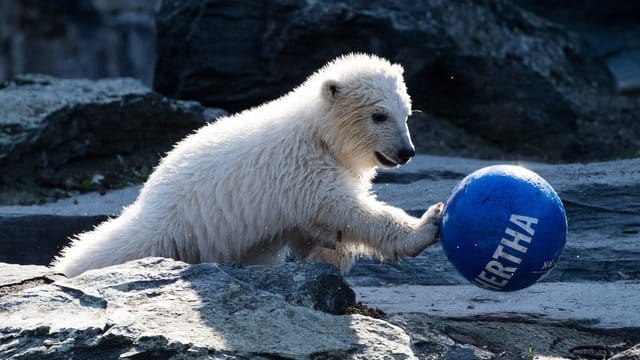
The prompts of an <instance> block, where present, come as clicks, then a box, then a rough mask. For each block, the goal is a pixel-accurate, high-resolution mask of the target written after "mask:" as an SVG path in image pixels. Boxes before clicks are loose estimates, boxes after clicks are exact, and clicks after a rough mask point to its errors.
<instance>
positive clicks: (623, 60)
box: [515, 0, 640, 94]
mask: <svg viewBox="0 0 640 360" xmlns="http://www.w3.org/2000/svg"><path fill="white" fill-rule="evenodd" d="M515 2H516V3H517V4H518V5H520V6H522V7H524V8H526V9H528V10H531V11H533V12H535V13H536V14H537V15H539V16H541V17H544V18H547V19H550V20H552V21H554V22H556V23H558V24H561V25H563V26H566V27H567V28H568V29H570V30H571V31H574V32H576V33H578V34H580V36H582V37H583V38H584V39H585V40H586V41H587V42H588V43H589V44H590V45H591V46H592V47H593V48H594V49H596V50H597V51H598V55H600V56H601V57H602V58H603V59H605V61H606V62H607V65H608V66H609V69H610V70H611V72H612V74H613V75H614V77H615V79H616V84H617V87H618V90H619V91H621V92H627V93H630V94H634V93H635V94H640V3H638V2H636V1H626V0H613V1H608V2H607V3H606V4H603V3H602V2H601V1H597V0H586V1H579V0H564V1H555V0H533V1H532V0H516V1H515Z"/></svg>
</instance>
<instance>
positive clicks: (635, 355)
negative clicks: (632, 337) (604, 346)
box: [611, 344, 640, 360]
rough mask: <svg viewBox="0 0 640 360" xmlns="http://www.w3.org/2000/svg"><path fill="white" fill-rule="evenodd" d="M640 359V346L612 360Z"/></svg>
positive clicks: (623, 352) (619, 354)
mask: <svg viewBox="0 0 640 360" xmlns="http://www.w3.org/2000/svg"><path fill="white" fill-rule="evenodd" d="M638 359H640V344H638V345H636V346H634V347H632V348H630V349H627V350H625V351H622V352H620V353H618V354H616V355H615V356H613V357H612V358H611V360H638Z"/></svg>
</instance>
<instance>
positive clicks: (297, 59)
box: [154, 0, 640, 161]
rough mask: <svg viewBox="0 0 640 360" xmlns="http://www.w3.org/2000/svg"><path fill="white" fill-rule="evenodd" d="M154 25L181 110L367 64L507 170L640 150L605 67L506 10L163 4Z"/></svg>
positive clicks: (632, 118)
mask: <svg viewBox="0 0 640 360" xmlns="http://www.w3.org/2000/svg"><path fill="white" fill-rule="evenodd" d="M157 26H158V41H157V42H158V61H157V63H156V71H155V78H154V88H155V89H156V90H158V91H159V92H161V93H163V94H166V95H169V96H172V97H177V98H181V99H195V100H198V101H200V102H202V103H203V104H205V105H209V106H220V107H223V108H225V109H228V110H231V111H236V110H240V109H243V108H247V107H249V106H255V105H257V104H259V103H261V102H263V101H265V100H270V99H273V98H276V97H278V96H280V95H282V94H284V93H285V92H287V91H289V90H290V89H292V88H293V87H294V86H296V85H298V84H299V83H301V82H302V81H303V80H304V79H305V78H306V77H307V76H308V75H309V74H310V73H312V72H313V71H314V70H316V69H317V68H318V67H319V66H321V65H323V64H324V63H325V62H326V61H328V60H330V59H332V58H334V57H335V56H337V55H341V54H343V53H347V52H351V51H365V52H371V53H375V54H378V55H382V56H385V57H387V58H389V59H391V60H392V61H396V62H400V63H402V64H403V65H404V66H405V76H406V78H407V82H408V87H409V89H410V93H411V95H412V98H413V100H414V105H415V106H414V107H415V108H416V109H420V110H422V111H424V112H425V113H427V114H429V115H434V116H436V117H438V118H441V119H444V120H445V121H446V122H449V123H451V124H452V126H454V127H456V128H458V129H457V131H456V132H458V133H459V132H466V133H468V134H469V135H471V136H467V137H470V138H476V140H475V141H473V142H477V143H482V142H484V143H487V144H491V145H493V146H494V147H495V148H497V149H498V150H500V151H502V152H506V153H507V154H509V156H510V157H511V158H513V157H519V158H528V159H538V160H552V161H568V160H584V159H610V158H611V157H616V156H624V155H625V154H626V155H627V156H628V155H635V154H637V152H638V151H639V150H640V143H639V140H638V138H639V137H640V128H639V127H638V126H637V125H636V124H637V123H638V122H637V121H636V120H637V119H638V117H637V116H638V115H637V114H638V113H640V111H638V110H639V109H640V105H638V103H637V102H634V101H630V100H629V99H621V100H620V99H615V98H614V85H613V79H612V77H611V75H610V73H609V71H608V69H607V67H606V65H605V63H604V62H603V61H602V60H601V59H600V58H598V57H597V56H595V55H594V53H595V52H594V51H593V50H592V49H591V48H589V47H588V46H586V44H585V43H584V42H583V40H581V38H580V37H579V36H577V35H574V34H571V33H569V32H568V31H566V30H564V29H563V28H561V27H559V26H557V25H554V24H553V23H550V22H548V21H545V20H543V19H541V18H539V17H537V16H535V15H533V14H532V13H529V12H527V11H524V10H522V9H521V8H519V7H517V6H516V5H514V4H512V3H511V2H509V1H503V0H500V1H489V2H487V1H471V0H465V1H456V2H450V1H439V0H433V1H428V2H414V1H400V2H398V1H396V2H388V1H376V2H370V1H368V2H364V1H359V0H350V1H342V2H317V1H303V2H287V1H269V2H263V3H242V2H235V1H207V2H204V3H203V2H201V1H175V0H166V1H163V2H162V6H161V9H160V11H159V14H158V21H157ZM301 59H304V61H301ZM230 80H232V81H230ZM627 100H629V101H627ZM594 103H597V105H594ZM415 121H416V122H417V121H419V120H417V119H416V120H415ZM410 123H411V121H410ZM614 128H616V129H622V131H620V132H619V133H616V134H615V135H614V134H609V133H608V132H609V131H610V129H614ZM414 129H416V130H421V127H420V126H414ZM416 136H419V135H416ZM431 149H433V150H434V151H438V146H434V147H432V148H431ZM431 149H429V150H431ZM448 154H460V155H461V154H462V153H456V152H449V153H448ZM491 155H492V154H491V152H488V153H485V156H491Z"/></svg>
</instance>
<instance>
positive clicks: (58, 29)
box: [0, 0, 158, 84]
mask: <svg viewBox="0 0 640 360" xmlns="http://www.w3.org/2000/svg"><path fill="white" fill-rule="evenodd" d="M157 3H158V0H132V1H121V0H90V1H85V0H69V1H65V2H55V1H20V0H3V1H2V2H0V44H2V50H1V51H0V81H2V80H6V79H10V78H12V77H14V76H16V75H19V74H25V73H44V74H49V75H54V76H60V77H66V78H79V77H81V78H92V79H96V78H103V77H121V76H126V77H134V78H138V79H141V80H142V82H143V83H145V84H150V83H151V80H152V78H153V66H152V64H153V62H154V58H155V8H156V6H157Z"/></svg>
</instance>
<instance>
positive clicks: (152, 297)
mask: <svg viewBox="0 0 640 360" xmlns="http://www.w3.org/2000/svg"><path fill="white" fill-rule="evenodd" d="M4 266H7V265H4ZM314 267H317V266H316V265H311V264H297V265H286V266H284V267H252V268H251V269H248V268H247V269H245V271H240V272H238V269H236V268H233V267H225V266H222V267H221V266H218V265H215V264H199V265H188V264H184V263H181V262H176V261H173V260H168V259H160V258H148V259H143V260H139V261H134V262H130V263H126V264H123V265H120V266H116V267H110V268H105V269H101V270H95V271H90V272H87V273H85V274H83V275H81V276H79V277H76V278H73V279H67V280H57V281H55V282H51V283H49V284H35V286H32V287H28V288H21V289H17V290H16V291H14V292H8V293H0V315H1V316H2V325H1V326H0V357H3V358H12V359H27V358H52V359H59V358H69V357H74V358H105V359H107V358H169V357H172V358H230V359H240V358H257V359H272V358H287V359H306V358H324V359H343V358H347V357H348V358H356V359H378V358H402V359H411V358H415V357H414V356H413V352H412V350H411V348H410V345H409V342H410V338H409V336H408V335H407V334H406V333H405V332H404V331H402V330H401V329H400V328H398V327H397V326H394V325H391V324H390V323H388V322H385V321H382V320H377V319H373V318H369V317H365V316H362V315H342V316H336V315H331V314H327V313H323V312H320V311H316V310H313V309H311V308H309V307H306V306H301V305H299V302H294V303H291V302H289V301H288V300H287V299H288V298H291V297H293V298H295V297H297V296H298V295H296V294H291V293H288V292H287V291H288V290H289V289H292V287H291V285H290V284H292V283H296V282H298V280H296V279H295V278H296V276H302V277H306V276H308V274H322V273H325V274H328V275H330V276H333V275H334V274H335V271H336V270H335V269H332V270H328V269H327V268H326V267H324V266H319V267H318V268H317V269H313V268H314ZM0 269H2V267H0ZM13 270H14V271H20V270H21V267H19V266H13ZM327 270H328V271H327ZM42 272H43V273H46V269H43V270H42ZM248 273H251V274H250V275H249V274H248ZM301 274H302V275H301ZM272 276H273V277H272ZM314 276H315V275H314ZM241 278H242V279H241ZM0 279H2V278H0ZM275 279H282V280H284V281H285V282H286V283H285V284H281V285H275V284H271V285H268V286H267V287H268V288H269V290H270V291H266V290H263V288H264V284H262V283H260V281H261V280H267V281H274V283H275V282H277V280H275ZM245 280H247V281H245ZM308 280H311V279H308ZM254 281H258V282H254ZM311 281H313V280H311ZM5 286H6V284H4V281H3V282H2V283H0V289H3V288H4V287H5ZM319 286H323V285H322V284H319ZM293 288H295V290H294V293H299V292H300V291H304V290H302V288H303V287H295V286H294V287H293ZM279 291H283V292H282V293H280V292H279ZM312 296H313V295H312ZM70 314H73V316H70Z"/></svg>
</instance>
